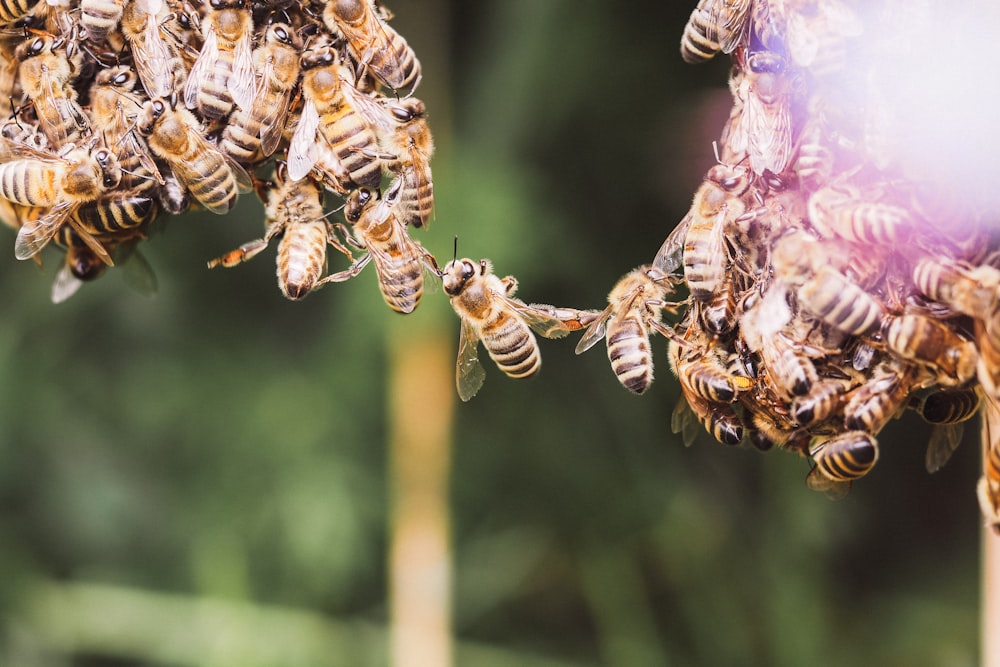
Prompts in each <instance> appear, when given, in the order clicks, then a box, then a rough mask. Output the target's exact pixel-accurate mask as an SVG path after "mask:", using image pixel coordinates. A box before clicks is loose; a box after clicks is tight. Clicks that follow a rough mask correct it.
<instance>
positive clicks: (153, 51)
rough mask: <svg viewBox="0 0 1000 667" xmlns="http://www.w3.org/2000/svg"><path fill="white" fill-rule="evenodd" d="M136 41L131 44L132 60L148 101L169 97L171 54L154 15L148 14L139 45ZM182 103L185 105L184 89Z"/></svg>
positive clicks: (171, 82)
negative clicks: (148, 98)
mask: <svg viewBox="0 0 1000 667" xmlns="http://www.w3.org/2000/svg"><path fill="white" fill-rule="evenodd" d="M136 41H140V40H134V41H133V43H132V59H133V61H134V63H135V73H136V74H137V75H138V76H139V81H140V82H141V83H142V87H143V88H144V89H145V91H146V94H147V95H149V97H150V99H156V98H159V97H167V96H169V95H170V94H171V92H173V89H174V72H173V67H172V57H173V53H172V52H171V50H170V47H169V46H168V45H167V42H166V40H164V39H163V34H162V33H161V32H160V26H159V25H157V23H156V15H155V14H149V15H148V16H147V18H146V28H145V30H143V32H142V37H141V44H136V43H135V42H136ZM184 103H185V104H187V90H186V89H185V91H184Z"/></svg>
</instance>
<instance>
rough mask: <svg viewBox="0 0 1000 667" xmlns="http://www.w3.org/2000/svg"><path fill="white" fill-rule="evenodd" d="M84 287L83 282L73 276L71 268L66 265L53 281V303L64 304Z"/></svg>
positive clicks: (57, 272) (61, 267)
mask: <svg viewBox="0 0 1000 667" xmlns="http://www.w3.org/2000/svg"><path fill="white" fill-rule="evenodd" d="M81 287H83V281H82V280H80V279H79V278H77V277H76V276H74V275H73V272H72V271H70V270H69V267H68V266H67V265H66V264H65V263H64V264H63V265H62V266H60V267H59V270H58V271H56V278H55V280H53V281H52V292H51V294H50V297H51V299H52V303H62V302H63V301H66V300H67V299H69V298H70V297H71V296H73V295H74V294H76V293H77V292H78V291H79V290H80V288H81Z"/></svg>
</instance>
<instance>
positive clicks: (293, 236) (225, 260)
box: [208, 165, 351, 301]
mask: <svg viewBox="0 0 1000 667" xmlns="http://www.w3.org/2000/svg"><path fill="white" fill-rule="evenodd" d="M283 171H284V170H283V168H281V165H279V169H278V172H277V177H278V181H277V183H276V184H274V186H273V187H269V188H268V189H267V192H266V193H262V199H264V200H265V201H266V206H265V208H264V219H265V222H266V224H267V231H266V232H265V235H264V238H262V239H257V240H255V241H250V242H248V243H244V244H243V245H241V246H240V247H239V248H237V249H236V250H233V251H231V252H229V253H226V254H225V255H223V256H222V257H219V258H217V259H213V260H212V261H210V262H209V263H208V268H210V269H212V268H215V267H216V266H224V267H227V268H229V267H233V266H236V265H237V264H240V263H242V262H245V261H247V260H248V259H251V258H252V257H255V256H256V255H258V254H259V253H260V252H261V251H262V250H264V248H266V247H267V246H268V244H269V243H270V242H271V241H272V240H273V239H274V238H275V237H276V236H278V235H279V234H280V235H281V241H280V242H279V243H278V259H277V267H278V287H279V289H281V293H282V294H284V295H285V297H286V298H288V299H291V300H293V301H297V300H299V299H304V298H305V297H306V296H308V295H309V293H310V292H311V291H312V290H313V288H315V287H316V285H317V284H318V282H319V280H320V277H321V276H322V275H323V271H324V270H325V269H326V247H327V245H332V246H334V247H335V248H337V249H338V250H340V251H341V252H343V253H344V254H345V255H347V256H348V257H351V253H350V251H349V250H347V249H346V248H344V247H343V246H342V245H340V243H338V242H337V240H336V238H334V236H333V234H331V232H330V226H329V224H328V223H327V221H326V219H325V216H324V213H323V188H322V187H320V185H319V184H318V183H316V182H315V181H314V180H312V179H311V178H305V179H302V180H301V181H290V180H287V179H284V174H283Z"/></svg>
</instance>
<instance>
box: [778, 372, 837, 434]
mask: <svg viewBox="0 0 1000 667" xmlns="http://www.w3.org/2000/svg"><path fill="white" fill-rule="evenodd" d="M846 390H847V386H846V385H845V383H844V382H841V381H839V380H827V379H824V380H820V381H817V382H813V384H812V387H811V388H810V389H809V392H808V393H806V394H805V395H802V396H796V397H795V399H794V400H793V401H792V413H791V414H792V417H793V418H794V419H795V421H796V422H797V423H798V424H800V425H802V426H813V425H815V424H819V423H821V422H824V421H826V420H827V419H828V418H829V417H830V416H832V415H833V414H834V413H835V412H836V411H837V409H838V408H839V407H840V406H841V403H842V402H843V397H844V392H845V391H846Z"/></svg>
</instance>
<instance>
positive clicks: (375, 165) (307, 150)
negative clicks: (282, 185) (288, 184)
mask: <svg viewBox="0 0 1000 667" xmlns="http://www.w3.org/2000/svg"><path fill="white" fill-rule="evenodd" d="M341 71H342V66H341V64H340V60H339V57H338V56H337V52H336V51H335V50H334V48H333V47H332V46H331V45H328V44H318V45H316V46H313V47H312V48H310V50H309V51H307V52H306V53H305V54H303V56H302V96H303V98H304V99H305V103H304V104H303V106H302V113H301V114H300V115H299V123H298V126H297V127H296V128H295V132H294V134H293V135H292V138H291V141H290V143H289V147H288V177H289V178H290V179H292V180H293V181H297V180H299V179H300V178H303V177H305V175H306V174H308V173H309V172H310V171H311V170H312V168H313V167H314V166H316V163H317V160H319V159H320V156H321V149H323V148H329V149H330V152H331V156H330V157H331V158H333V160H334V162H335V166H334V169H335V172H334V173H332V174H330V175H331V176H332V177H333V181H334V184H335V189H338V187H337V186H339V189H351V188H353V187H365V188H369V189H376V188H378V186H379V184H380V183H381V181H382V169H381V165H380V163H379V157H378V145H377V141H376V137H375V133H374V131H373V130H372V129H371V128H370V127H369V126H368V124H367V123H366V122H365V118H364V117H363V116H362V115H361V114H360V113H358V112H357V111H356V110H355V109H354V108H353V107H352V106H351V105H350V104H348V101H347V97H346V96H345V95H344V94H343V92H342V88H343V87H344V86H351V85H353V84H351V83H350V82H349V81H347V80H346V79H345V78H344V77H343V76H342V75H341ZM345 179H346V182H344V180H345Z"/></svg>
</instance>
